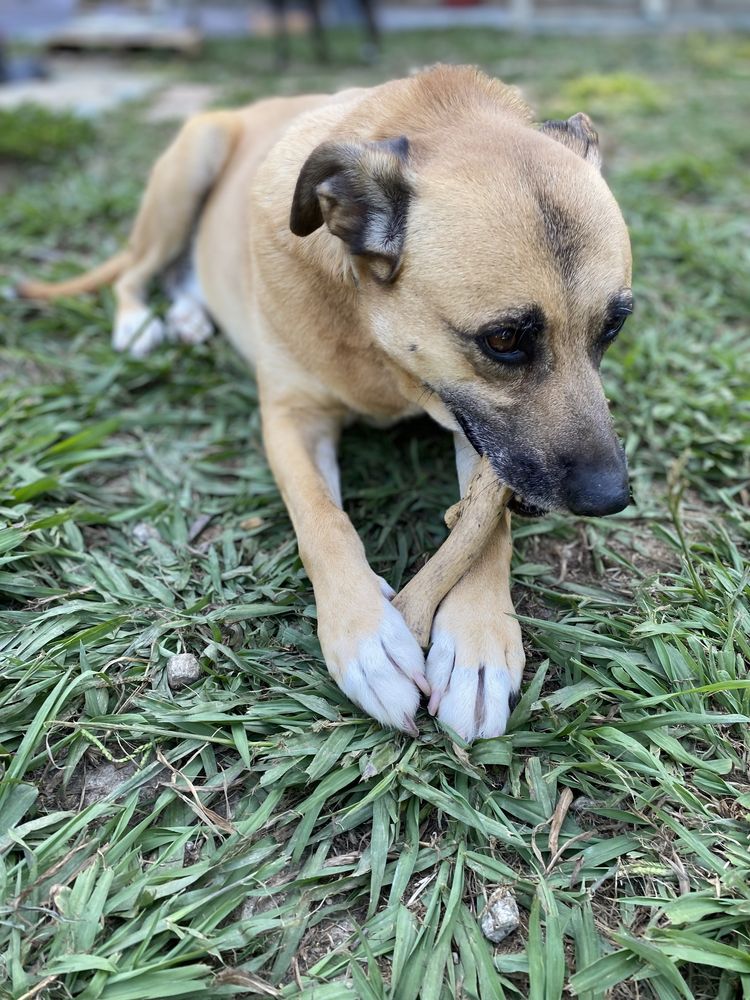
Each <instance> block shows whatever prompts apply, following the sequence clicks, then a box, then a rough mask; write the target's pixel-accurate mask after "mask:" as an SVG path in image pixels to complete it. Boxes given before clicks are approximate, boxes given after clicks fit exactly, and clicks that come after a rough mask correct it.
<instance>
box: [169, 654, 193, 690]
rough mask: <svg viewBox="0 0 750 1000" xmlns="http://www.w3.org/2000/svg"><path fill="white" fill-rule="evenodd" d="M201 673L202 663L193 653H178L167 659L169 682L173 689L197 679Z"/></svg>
mask: <svg viewBox="0 0 750 1000" xmlns="http://www.w3.org/2000/svg"><path fill="white" fill-rule="evenodd" d="M200 675H201V665H200V663H199V662H198V658H197V656H193V654H192V653H177V654H176V655H175V656H170V657H169V660H168V661H167V682H168V683H169V686H170V687H171V688H172V690H173V691H177V690H179V688H183V687H185V686H186V685H187V684H192V683H193V681H197V680H198V678H199V677H200Z"/></svg>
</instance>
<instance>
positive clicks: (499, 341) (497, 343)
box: [484, 330, 521, 354]
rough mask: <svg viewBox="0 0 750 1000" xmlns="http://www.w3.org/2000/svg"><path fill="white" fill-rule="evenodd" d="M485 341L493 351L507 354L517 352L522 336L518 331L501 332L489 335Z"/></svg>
mask: <svg viewBox="0 0 750 1000" xmlns="http://www.w3.org/2000/svg"><path fill="white" fill-rule="evenodd" d="M484 339H485V343H486V344H487V346H488V347H489V349H490V350H491V351H497V353H498V354H506V353H508V352H509V351H515V349H516V348H517V347H518V342H519V340H520V339H521V335H520V333H519V332H518V330H500V331H498V332H497V333H490V334H488V335H487V336H486V337H485V338H484Z"/></svg>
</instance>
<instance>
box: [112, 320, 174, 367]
mask: <svg viewBox="0 0 750 1000" xmlns="http://www.w3.org/2000/svg"><path fill="white" fill-rule="evenodd" d="M166 339H167V330H166V328H165V326H164V324H163V323H162V321H161V320H160V319H157V318H156V316H154V314H153V313H152V312H151V311H150V310H149V309H146V308H145V307H144V308H143V309H132V310H129V311H128V312H126V313H123V314H121V315H120V316H118V317H117V321H116V323H115V328H114V330H113V331H112V346H113V347H114V349H115V350H116V351H128V352H129V353H130V354H132V355H133V357H134V358H144V357H145V356H146V355H147V354H149V353H150V352H151V351H153V349H154V348H155V347H157V346H158V345H159V344H161V342H162V341H163V340H166Z"/></svg>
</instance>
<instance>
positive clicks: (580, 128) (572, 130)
mask: <svg viewBox="0 0 750 1000" xmlns="http://www.w3.org/2000/svg"><path fill="white" fill-rule="evenodd" d="M542 132H544V134H545V135H548V136H549V137H550V139H557V141H558V142H561V143H562V144H563V145H564V146H567V147H568V149H572V150H573V152H574V153H577V154H578V155H579V156H582V157H583V159H584V160H586V161H587V163H590V164H592V166H594V167H596V169H597V170H601V166H602V158H601V154H600V153H599V136H598V135H597V133H596V129H595V128H594V126H593V125H592V124H591V119H590V118H589V116H588V115H584V114H583V112H582V111H579V112H578V114H577V115H573V116H572V118H568V119H567V120H566V121H549V122H545V123H544V124H543V125H542Z"/></svg>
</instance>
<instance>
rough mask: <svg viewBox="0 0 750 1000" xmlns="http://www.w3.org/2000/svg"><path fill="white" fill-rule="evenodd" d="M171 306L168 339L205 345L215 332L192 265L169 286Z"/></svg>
mask: <svg viewBox="0 0 750 1000" xmlns="http://www.w3.org/2000/svg"><path fill="white" fill-rule="evenodd" d="M167 294H168V295H169V297H170V299H171V300H172V301H171V305H170V307H169V310H168V311H167V336H168V337H169V339H170V340H182V341H183V342H184V343H186V344H202V343H203V341H204V340H208V338H209V337H210V336H211V334H212V333H213V332H214V325H213V322H212V321H211V317H210V316H209V315H208V313H207V311H206V307H205V303H204V300H203V293H202V291H201V287H200V282H199V281H198V275H197V274H196V271H195V267H194V266H193V263H192V261H188V262H186V265H185V267H184V268H182V269H180V271H179V273H178V274H177V275H176V276H175V279H174V280H173V281H171V282H170V283H169V285H168V286H167Z"/></svg>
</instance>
